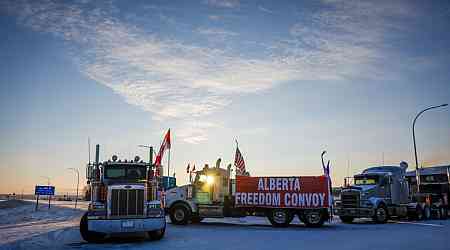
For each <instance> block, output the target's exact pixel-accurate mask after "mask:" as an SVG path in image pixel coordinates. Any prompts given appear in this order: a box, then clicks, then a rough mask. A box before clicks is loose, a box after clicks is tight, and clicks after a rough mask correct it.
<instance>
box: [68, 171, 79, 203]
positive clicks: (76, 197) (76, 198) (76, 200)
mask: <svg viewBox="0 0 450 250" xmlns="http://www.w3.org/2000/svg"><path fill="white" fill-rule="evenodd" d="M68 169H69V170H73V171H75V172H76V173H77V195H76V196H75V208H77V202H78V186H79V185H80V172H79V171H78V169H76V168H68Z"/></svg>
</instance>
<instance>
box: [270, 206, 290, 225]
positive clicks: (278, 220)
mask: <svg viewBox="0 0 450 250" xmlns="http://www.w3.org/2000/svg"><path fill="white" fill-rule="evenodd" d="M291 217H292V215H291V214H290V213H289V211H288V210H286V209H273V210H270V211H269V214H268V215H267V218H268V219H269V221H270V223H271V224H272V226H274V227H287V226H288V225H289V223H290V222H291V221H292V219H291Z"/></svg>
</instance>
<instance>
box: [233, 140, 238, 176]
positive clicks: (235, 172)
mask: <svg viewBox="0 0 450 250" xmlns="http://www.w3.org/2000/svg"><path fill="white" fill-rule="evenodd" d="M234 141H235V142H236V150H237V149H238V148H239V142H238V140H237V139H236V138H235V139H234ZM234 161H235V163H234V164H233V165H234V178H235V179H236V176H237V166H236V151H235V152H234Z"/></svg>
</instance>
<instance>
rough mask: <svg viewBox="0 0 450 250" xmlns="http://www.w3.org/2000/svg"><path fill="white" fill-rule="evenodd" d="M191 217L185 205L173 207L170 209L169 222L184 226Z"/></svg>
mask: <svg viewBox="0 0 450 250" xmlns="http://www.w3.org/2000/svg"><path fill="white" fill-rule="evenodd" d="M190 217H191V212H190V211H189V209H188V208H187V207H186V206H185V205H181V204H178V205H174V206H173V207H172V208H171V209H170V221H171V222H172V223H173V224H175V225H186V224H187V223H188V222H189V218H190Z"/></svg>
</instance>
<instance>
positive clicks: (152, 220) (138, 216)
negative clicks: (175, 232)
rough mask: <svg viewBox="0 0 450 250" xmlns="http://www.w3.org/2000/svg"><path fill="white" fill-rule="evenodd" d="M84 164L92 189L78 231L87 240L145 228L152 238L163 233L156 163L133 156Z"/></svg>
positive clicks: (144, 230)
mask: <svg viewBox="0 0 450 250" xmlns="http://www.w3.org/2000/svg"><path fill="white" fill-rule="evenodd" d="M98 151H99V146H98V145H97V149H96V159H97V160H96V162H95V163H93V164H91V163H89V164H88V165H87V180H88V184H89V188H90V190H91V202H90V204H89V207H88V211H87V212H86V213H85V214H84V215H83V217H82V218H81V221H80V233H81V236H82V237H83V239H84V240H86V241H88V242H100V241H102V240H103V239H104V238H105V237H106V236H107V235H109V234H116V233H126V232H146V233H147V234H148V236H149V237H150V238H151V239H156V240H159V239H161V238H162V237H163V236H164V233H165V228H166V221H165V213H164V208H163V207H162V204H161V190H162V188H161V187H162V183H161V178H159V177H157V176H155V175H154V172H155V168H156V167H158V166H155V165H153V164H151V162H149V163H146V162H143V161H141V160H140V159H139V157H135V159H134V160H130V161H127V160H124V161H122V160H118V159H117V156H113V157H112V159H111V160H108V161H105V162H102V163H100V162H99V161H98V154H99V153H98Z"/></svg>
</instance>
